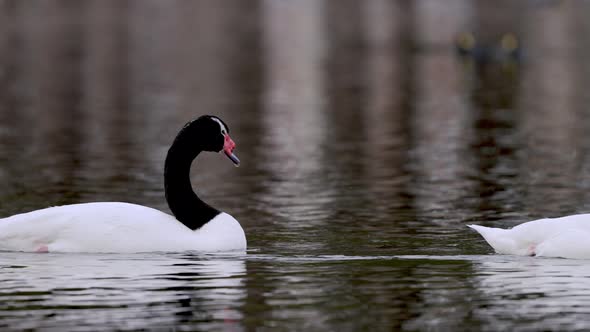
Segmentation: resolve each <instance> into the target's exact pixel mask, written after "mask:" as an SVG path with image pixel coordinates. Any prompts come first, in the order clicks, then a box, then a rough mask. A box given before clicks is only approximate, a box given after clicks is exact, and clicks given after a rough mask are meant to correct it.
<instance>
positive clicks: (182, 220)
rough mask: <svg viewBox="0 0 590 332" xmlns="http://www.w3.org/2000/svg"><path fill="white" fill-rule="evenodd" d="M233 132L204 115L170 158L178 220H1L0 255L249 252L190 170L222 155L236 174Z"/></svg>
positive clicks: (77, 213) (146, 212) (97, 214)
mask: <svg viewBox="0 0 590 332" xmlns="http://www.w3.org/2000/svg"><path fill="white" fill-rule="evenodd" d="M234 148H235V143H234V142H233V140H232V139H231V138H230V136H229V128H228V126H227V125H226V124H225V123H224V122H223V121H222V120H221V119H220V118H218V117H215V116H210V115H204V116H201V117H199V118H197V119H196V120H193V121H191V122H189V123H187V124H186V125H185V126H184V127H183V128H182V129H181V130H180V132H179V133H178V135H177V136H176V138H175V139H174V142H173V143H172V146H171V147H170V149H169V150H168V155H167V156H166V162H165V166H164V187H165V189H164V190H165V194H166V200H167V201H168V205H169V206H170V210H171V211H172V213H173V214H174V216H175V217H176V218H174V217H173V216H171V215H169V214H166V213H164V212H161V211H159V210H156V209H152V208H149V207H145V206H141V205H136V204H129V203H120V202H99V203H83V204H72V205H64V206H56V207H50V208H46V209H42V210H36V211H32V212H28V213H23V214H17V215H14V216H11V217H8V218H4V219H0V250H3V251H25V252H113V253H134V252H155V251H189V250H194V251H206V252H211V251H230V250H245V249H246V236H245V234H244V230H243V229H242V227H241V226H240V223H239V222H238V221H237V220H236V219H234V218H233V217H232V216H230V215H229V214H227V213H224V212H220V211H218V210H216V209H215V208H213V207H211V206H209V205H207V204H206V203H205V202H203V201H202V200H201V199H200V198H199V197H198V196H197V195H196V194H195V192H194V191H193V189H192V186H191V181H190V174H189V173H190V168H191V164H192V162H193V160H194V159H195V158H196V157H197V156H198V155H199V153H200V152H201V151H211V152H222V151H223V153H225V155H227V157H229V159H230V160H231V161H232V162H233V163H234V164H235V165H236V166H237V165H239V162H240V161H239V159H238V158H237V157H236V156H235V155H234V153H233V150H234Z"/></svg>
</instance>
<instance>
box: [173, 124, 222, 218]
mask: <svg viewBox="0 0 590 332" xmlns="http://www.w3.org/2000/svg"><path fill="white" fill-rule="evenodd" d="M190 126H191V125H190V124H189V125H187V126H185V128H183V129H182V130H181V132H180V133H179V134H178V136H177V137H176V139H175V140H174V143H173V144H172V146H171V147H170V149H169V150H168V155H167V156H166V163H165V166H164V190H165V193H166V200H167V201H168V206H169V207H170V210H171V211H172V213H173V214H174V216H175V217H176V219H178V220H179V221H180V222H182V223H183V224H184V225H186V227H188V228H190V229H192V230H196V229H199V228H200V227H202V226H203V225H205V224H206V223H207V222H209V221H210V220H211V219H213V218H214V217H215V216H217V215H218V214H219V213H220V211H219V210H217V209H215V208H213V207H211V206H209V205H208V204H207V203H205V202H203V201H202V200H201V199H200V198H199V197H198V196H197V194H195V192H194V191H193V188H192V185H191V180H190V170H191V164H192V162H193V160H194V159H195V158H196V157H197V156H198V155H199V153H201V151H203V150H205V149H207V148H206V147H205V146H206V145H207V143H206V142H205V138H206V137H205V136H204V135H206V130H199V128H191V127H190ZM193 127H195V126H193Z"/></svg>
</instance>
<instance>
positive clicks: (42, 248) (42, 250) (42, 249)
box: [35, 245, 49, 253]
mask: <svg viewBox="0 0 590 332" xmlns="http://www.w3.org/2000/svg"><path fill="white" fill-rule="evenodd" d="M35 252H39V253H48V252H49V247H48V246H46V245H42V246H39V248H37V250H35Z"/></svg>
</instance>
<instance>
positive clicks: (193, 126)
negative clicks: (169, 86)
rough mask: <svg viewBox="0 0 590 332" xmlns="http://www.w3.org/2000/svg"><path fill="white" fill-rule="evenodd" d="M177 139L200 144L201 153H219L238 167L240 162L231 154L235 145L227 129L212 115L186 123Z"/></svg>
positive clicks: (221, 121) (223, 123)
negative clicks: (181, 138)
mask: <svg viewBox="0 0 590 332" xmlns="http://www.w3.org/2000/svg"><path fill="white" fill-rule="evenodd" d="M178 137H183V138H186V139H188V140H189V141H191V142H194V144H196V143H197V142H198V143H199V144H200V148H201V149H202V150H203V151H210V152H221V151H223V153H225V155H226V156H227V157H228V158H229V159H230V160H231V161H232V162H233V163H234V165H236V166H239V165H240V160H239V159H238V157H236V155H235V154H234V153H233V150H234V149H235V147H236V144H235V143H234V141H233V140H232V139H231V138H230V136H229V127H228V126H227V125H226V124H225V122H223V120H221V119H220V118H218V117H216V116H213V115H203V116H201V117H199V118H197V119H196V120H193V121H191V122H189V123H187V124H186V125H185V126H184V127H183V128H182V130H181V131H180V133H179V134H178Z"/></svg>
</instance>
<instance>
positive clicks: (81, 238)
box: [0, 202, 246, 253]
mask: <svg viewBox="0 0 590 332" xmlns="http://www.w3.org/2000/svg"><path fill="white" fill-rule="evenodd" d="M245 249H246V236H245V234H244V230H243V229H242V227H241V226H240V224H239V223H238V221H237V220H236V219H234V218H233V217H232V216H230V215H229V214H226V213H223V212H222V213H221V214H219V215H217V216H216V217H215V218H213V219H212V220H210V221H209V222H208V223H206V224H205V225H204V226H203V227H201V228H199V229H197V230H196V231H193V230H191V229H189V228H188V227H186V226H185V225H183V224H182V223H181V222H179V221H178V220H176V218H174V217H173V216H171V215H168V214H166V213H163V212H161V211H158V210H156V209H152V208H148V207H145V206H141V205H135V204H129V203H117V202H104V203H102V202H101V203H86V204H73V205H64V206H57V207H51V208H47V209H42V210H37V211H33V212H29V213H23V214H17V215H14V216H11V217H8V218H4V219H0V250H4V251H28V252H35V251H43V252H45V251H48V252H101V253H102V252H116V253H135V252H155V251H189V250H194V251H207V252H212V251H231V250H245Z"/></svg>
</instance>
